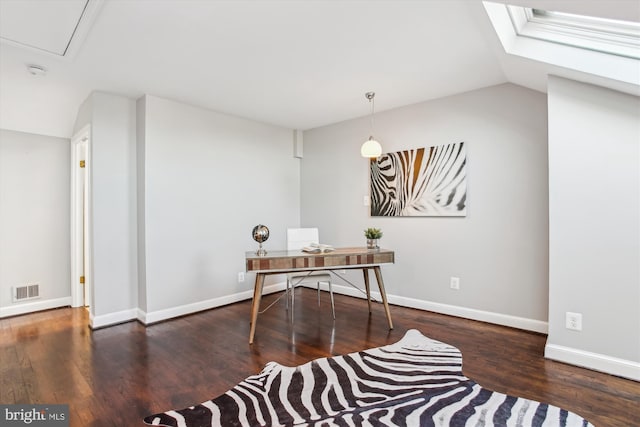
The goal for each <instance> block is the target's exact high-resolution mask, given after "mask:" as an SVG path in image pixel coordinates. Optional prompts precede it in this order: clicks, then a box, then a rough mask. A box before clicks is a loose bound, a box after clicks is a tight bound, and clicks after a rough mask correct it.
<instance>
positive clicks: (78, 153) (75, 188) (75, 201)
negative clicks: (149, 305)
mask: <svg viewBox="0 0 640 427" xmlns="http://www.w3.org/2000/svg"><path fill="white" fill-rule="evenodd" d="M80 160H84V162H85V167H84V171H83V170H82V169H81V168H80V165H79V163H80ZM70 166H71V224H70V225H71V306H72V307H83V306H86V305H89V307H90V310H91V309H92V308H93V299H92V296H93V280H92V279H93V275H92V268H91V267H92V265H93V262H92V254H93V250H92V245H91V221H90V219H91V210H90V207H91V185H90V183H91V125H90V124H87V125H86V126H84V127H83V128H82V129H80V130H79V131H78V132H77V133H76V134H75V135H73V137H72V138H71V165H70ZM83 273H84V277H85V280H84V292H83V285H82V283H80V276H82V275H83Z"/></svg>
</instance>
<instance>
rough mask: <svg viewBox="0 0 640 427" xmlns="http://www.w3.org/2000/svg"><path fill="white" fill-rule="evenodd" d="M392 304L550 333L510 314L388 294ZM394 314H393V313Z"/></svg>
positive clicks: (349, 291) (339, 288)
mask: <svg viewBox="0 0 640 427" xmlns="http://www.w3.org/2000/svg"><path fill="white" fill-rule="evenodd" d="M333 291H334V292H336V293H339V294H343V295H349V296H353V297H358V298H365V295H364V294H362V293H361V292H359V291H357V290H355V289H354V288H352V287H350V286H345V285H335V284H334V285H333ZM371 296H372V297H373V298H375V299H377V300H378V301H380V300H381V297H380V293H379V292H373V291H372V292H371ZM387 300H388V301H389V303H390V304H395V305H399V306H402V307H409V308H417V309H420V310H427V311H433V312H434V313H440V314H447V315H450V316H456V317H463V318H465V319H471V320H479V321H481V322H487V323H493V324H496V325H502V326H509V327H511V328H517V329H523V330H525V331H533V332H540V333H543V334H546V333H548V332H549V324H548V323H547V322H543V321H541V320H535V319H527V318H525V317H517V316H511V315H508V314H501V313H494V312H491V311H483V310H476V309H474V308H467V307H460V306H456V305H449V304H441V303H438V302H432V301H425V300H419V299H415V298H408V297H401V296H397V295H390V294H387ZM392 314H393V313H392Z"/></svg>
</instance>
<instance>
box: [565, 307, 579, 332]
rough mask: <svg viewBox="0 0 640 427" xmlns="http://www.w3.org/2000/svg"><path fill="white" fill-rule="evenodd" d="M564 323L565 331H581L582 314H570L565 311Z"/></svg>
mask: <svg viewBox="0 0 640 427" xmlns="http://www.w3.org/2000/svg"><path fill="white" fill-rule="evenodd" d="M565 322H566V324H565V326H566V328H567V329H570V330H572V331H581V330H582V313H571V312H570V311H567V315H566V318H565Z"/></svg>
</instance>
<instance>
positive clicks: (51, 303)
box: [0, 297, 71, 318]
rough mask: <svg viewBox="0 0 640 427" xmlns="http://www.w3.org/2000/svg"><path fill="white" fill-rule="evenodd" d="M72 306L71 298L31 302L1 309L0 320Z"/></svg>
mask: <svg viewBox="0 0 640 427" xmlns="http://www.w3.org/2000/svg"><path fill="white" fill-rule="evenodd" d="M70 305H71V297H63V298H56V299H48V300H44V301H37V302H30V303H26V304H20V305H12V306H10V307H0V318H2V317H9V316H18V315H20V314H29V313H34V312H36V311H42V310H51V309H52V308H58V307H66V306H70Z"/></svg>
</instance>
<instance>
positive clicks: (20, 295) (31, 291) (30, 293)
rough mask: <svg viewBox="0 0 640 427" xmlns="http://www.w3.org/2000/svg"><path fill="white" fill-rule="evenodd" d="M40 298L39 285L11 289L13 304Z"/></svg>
mask: <svg viewBox="0 0 640 427" xmlns="http://www.w3.org/2000/svg"><path fill="white" fill-rule="evenodd" d="M37 298H40V285H39V284H37V283H36V284H33V285H26V286H16V287H14V288H13V302H18V301H25V300H30V299H37Z"/></svg>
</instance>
